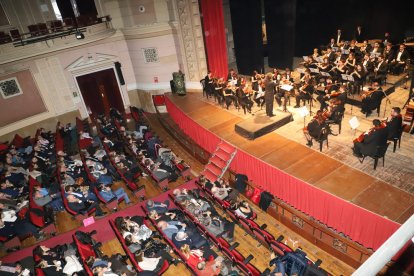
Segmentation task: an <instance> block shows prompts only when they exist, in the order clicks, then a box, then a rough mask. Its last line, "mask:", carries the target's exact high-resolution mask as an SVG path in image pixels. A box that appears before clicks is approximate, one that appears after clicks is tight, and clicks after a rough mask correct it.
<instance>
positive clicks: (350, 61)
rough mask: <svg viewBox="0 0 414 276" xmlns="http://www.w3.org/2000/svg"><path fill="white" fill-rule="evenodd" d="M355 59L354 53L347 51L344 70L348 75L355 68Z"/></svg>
mask: <svg viewBox="0 0 414 276" xmlns="http://www.w3.org/2000/svg"><path fill="white" fill-rule="evenodd" d="M355 65H356V59H355V54H354V53H349V55H348V58H347V59H346V60H345V66H346V72H347V73H348V75H349V74H350V73H352V72H353V71H354V69H355Z"/></svg>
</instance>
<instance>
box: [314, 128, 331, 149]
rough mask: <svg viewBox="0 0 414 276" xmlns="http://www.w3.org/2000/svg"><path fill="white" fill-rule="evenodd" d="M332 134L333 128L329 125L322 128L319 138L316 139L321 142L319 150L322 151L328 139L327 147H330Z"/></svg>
mask: <svg viewBox="0 0 414 276" xmlns="http://www.w3.org/2000/svg"><path fill="white" fill-rule="evenodd" d="M329 134H331V128H330V127H329V125H326V126H325V127H324V128H322V130H321V132H320V133H319V136H318V138H317V139H315V140H316V141H317V142H318V143H319V151H320V152H322V146H323V142H324V141H326V147H327V148H329V142H328V136H329Z"/></svg>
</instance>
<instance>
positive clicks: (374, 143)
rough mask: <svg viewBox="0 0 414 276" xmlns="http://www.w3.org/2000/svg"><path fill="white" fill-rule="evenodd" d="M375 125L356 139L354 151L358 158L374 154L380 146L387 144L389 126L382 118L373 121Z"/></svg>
mask: <svg viewBox="0 0 414 276" xmlns="http://www.w3.org/2000/svg"><path fill="white" fill-rule="evenodd" d="M372 124H373V127H372V128H371V129H370V130H368V131H366V132H364V133H363V134H362V135H361V136H359V137H358V138H356V139H355V140H354V147H353V148H352V150H353V153H354V155H355V156H357V157H358V158H361V157H364V156H373V155H375V154H376V152H377V147H378V146H385V145H386V144H387V138H388V128H387V127H386V125H385V124H383V123H382V122H381V121H380V120H378V119H374V120H373V121H372Z"/></svg>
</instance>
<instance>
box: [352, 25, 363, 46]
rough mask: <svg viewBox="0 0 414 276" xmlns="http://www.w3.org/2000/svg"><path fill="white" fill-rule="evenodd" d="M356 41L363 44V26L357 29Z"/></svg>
mask: <svg viewBox="0 0 414 276" xmlns="http://www.w3.org/2000/svg"><path fill="white" fill-rule="evenodd" d="M354 39H355V40H356V41H357V42H362V41H363V40H364V33H363V32H362V27H361V26H357V28H356V30H355V34H354Z"/></svg>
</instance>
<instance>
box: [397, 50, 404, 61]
mask: <svg viewBox="0 0 414 276" xmlns="http://www.w3.org/2000/svg"><path fill="white" fill-rule="evenodd" d="M402 53H403V52H401V51H400V52H398V55H397V61H401V55H402Z"/></svg>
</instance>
